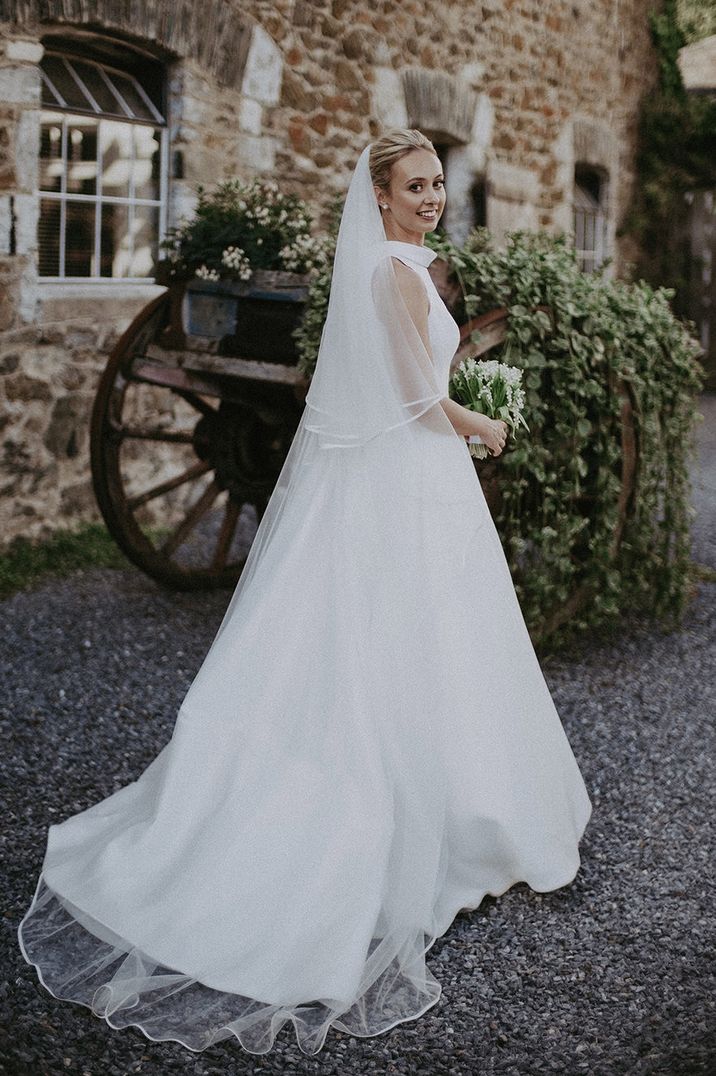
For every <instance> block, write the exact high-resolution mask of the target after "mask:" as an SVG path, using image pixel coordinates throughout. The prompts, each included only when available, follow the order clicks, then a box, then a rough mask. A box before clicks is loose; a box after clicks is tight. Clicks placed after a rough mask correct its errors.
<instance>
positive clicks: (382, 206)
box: [380, 202, 388, 209]
mask: <svg viewBox="0 0 716 1076" xmlns="http://www.w3.org/2000/svg"><path fill="white" fill-rule="evenodd" d="M380 208H381V209H387V208H388V206H387V204H386V203H385V202H381V203H380Z"/></svg>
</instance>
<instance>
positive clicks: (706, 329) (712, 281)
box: [679, 34, 716, 389]
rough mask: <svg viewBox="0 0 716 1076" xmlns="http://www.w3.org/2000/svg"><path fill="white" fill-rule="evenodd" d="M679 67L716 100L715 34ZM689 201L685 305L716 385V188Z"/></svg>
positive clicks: (687, 82)
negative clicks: (687, 276) (688, 272)
mask: <svg viewBox="0 0 716 1076" xmlns="http://www.w3.org/2000/svg"><path fill="white" fill-rule="evenodd" d="M679 67H680V69H681V76H682V78H683V80H684V86H685V87H686V89H687V90H688V91H689V93H693V94H702V95H704V96H708V97H711V98H712V99H713V100H716V34H712V35H711V36H710V37H706V38H703V39H702V40H701V41H695V42H694V43H693V44H691V45H687V46H685V47H684V48H683V49H681V50H680V52H679ZM689 201H690V203H691V204H690V212H689V220H688V225H687V234H686V235H685V236H683V237H682V241H683V242H684V245H685V247H686V249H687V250H688V261H689V266H690V279H689V281H688V292H687V295H686V296H685V303H684V305H685V307H686V311H687V314H688V316H689V317H690V318H691V319H692V321H693V322H694V323H695V325H696V328H697V331H698V334H699V339H700V342H701V346H702V348H703V349H704V355H703V358H702V360H701V361H702V362H703V363H704V366H705V367H706V373H707V382H706V387H707V388H710V389H716V190H701V191H694V192H692V193H691V194H690V196H689Z"/></svg>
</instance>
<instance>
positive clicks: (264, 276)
mask: <svg viewBox="0 0 716 1076" xmlns="http://www.w3.org/2000/svg"><path fill="white" fill-rule="evenodd" d="M309 279H310V277H309V275H308V274H307V273H289V272H284V271H282V270H268V269H257V270H256V271H255V272H254V273H253V275H252V277H251V279H250V280H248V281H232V280H200V279H195V280H190V281H189V283H188V284H187V287H186V294H185V298H184V308H183V321H184V329H185V331H186V332H187V333H189V334H190V335H191V336H201V337H207V338H209V339H215V340H219V346H218V350H219V353H220V354H222V355H241V356H242V357H244V358H249V359H261V360H263V361H264V362H280V363H288V364H292V363H295V362H296V361H297V359H298V352H297V351H296V345H295V341H294V340H293V337H292V332H293V330H294V329H295V328H297V326H298V325H299V323H300V321H301V317H302V315H303V309H304V306H305V303H306V297H307V295H308V282H309Z"/></svg>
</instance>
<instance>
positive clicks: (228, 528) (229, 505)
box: [211, 497, 241, 571]
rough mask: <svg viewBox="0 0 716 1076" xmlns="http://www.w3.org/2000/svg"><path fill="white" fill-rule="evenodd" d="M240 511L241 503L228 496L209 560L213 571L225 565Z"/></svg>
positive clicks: (219, 569)
mask: <svg viewBox="0 0 716 1076" xmlns="http://www.w3.org/2000/svg"><path fill="white" fill-rule="evenodd" d="M240 512H241V505H239V504H237V503H236V501H232V500H231V498H230V497H229V499H228V501H227V502H226V509H225V511H224V518H223V520H222V523H221V530H220V531H219V537H218V539H217V542H216V549H215V550H214V558H213V560H212V562H211V567H212V570H213V571H221V569H222V568H224V567H225V566H226V558H227V556H228V555H229V550H230V548H231V541H232V539H233V537H234V532H235V530H236V524H237V522H238V519H239V514H240Z"/></svg>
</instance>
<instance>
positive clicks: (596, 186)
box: [574, 165, 609, 273]
mask: <svg viewBox="0 0 716 1076" xmlns="http://www.w3.org/2000/svg"><path fill="white" fill-rule="evenodd" d="M606 193H607V177H606V174H605V173H602V172H599V171H597V170H596V169H594V168H586V167H582V166H581V165H577V167H576V168H575V171H574V245H575V247H576V250H577V260H578V262H579V267H580V269H582V270H583V271H584V272H586V273H591V272H594V270H595V269H598V268H599V267H600V266H601V265H602V264H603V263H604V262H605V261H606V259H607V257H608V254H609V252H608V231H607V224H608V221H607V208H606Z"/></svg>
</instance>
